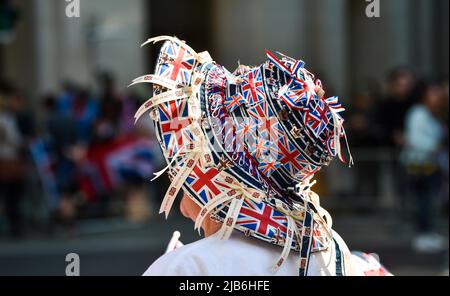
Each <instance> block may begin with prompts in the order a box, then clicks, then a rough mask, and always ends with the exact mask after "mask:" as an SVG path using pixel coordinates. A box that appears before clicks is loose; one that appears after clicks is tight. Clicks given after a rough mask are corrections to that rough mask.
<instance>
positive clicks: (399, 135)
mask: <svg viewBox="0 0 450 296" xmlns="http://www.w3.org/2000/svg"><path fill="white" fill-rule="evenodd" d="M416 85H417V79H416V77H415V75H414V73H413V72H412V71H411V70H410V69H408V68H406V67H397V68H395V69H393V70H392V71H391V72H390V73H389V74H388V78H387V85H386V88H387V89H386V96H385V98H384V99H383V100H382V102H381V103H380V104H379V106H378V107H379V108H378V118H379V122H380V124H381V127H382V140H383V143H384V144H385V145H388V146H390V147H394V148H401V147H402V146H403V144H404V141H405V139H404V119H405V115H406V112H407V111H408V109H409V108H410V106H411V105H412V104H413V103H414V94H415V92H414V90H415V88H416Z"/></svg>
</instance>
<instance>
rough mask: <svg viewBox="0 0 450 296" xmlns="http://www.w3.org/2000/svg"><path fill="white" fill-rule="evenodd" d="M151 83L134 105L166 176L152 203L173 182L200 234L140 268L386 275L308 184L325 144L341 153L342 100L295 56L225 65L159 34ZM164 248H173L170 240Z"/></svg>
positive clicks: (330, 152)
mask: <svg viewBox="0 0 450 296" xmlns="http://www.w3.org/2000/svg"><path fill="white" fill-rule="evenodd" d="M156 42H164V43H163V45H162V47H161V49H160V53H159V56H158V59H157V62H156V67H155V73H154V74H149V75H144V76H141V77H139V78H136V79H135V80H133V82H132V84H131V85H134V84H137V83H151V84H153V89H154V91H153V92H154V93H153V97H152V98H150V99H149V100H148V101H146V102H145V103H144V104H143V105H142V106H141V107H140V108H139V109H138V110H137V112H136V115H135V118H136V120H137V119H139V118H140V117H141V116H142V115H144V114H149V117H150V118H151V119H152V120H153V122H154V124H155V130H156V135H157V138H158V141H159V143H160V146H161V148H162V151H163V154H164V157H165V159H166V161H167V166H166V168H165V169H163V170H162V171H160V172H158V173H156V174H155V175H156V176H155V178H157V177H159V176H161V175H162V174H163V173H165V172H167V173H168V175H169V178H170V180H171V184H170V186H169V188H168V190H167V193H166V195H165V196H164V199H163V202H162V204H161V208H160V213H165V215H166V218H167V216H168V214H169V212H170V209H171V208H172V205H173V204H174V201H175V198H176V196H177V195H178V193H179V192H183V197H182V200H181V203H180V210H181V212H182V213H183V215H184V216H186V217H188V218H190V219H192V220H193V221H194V223H195V226H194V227H195V228H196V229H198V230H199V231H200V229H203V231H204V235H205V238H203V239H201V240H199V241H196V242H194V243H191V244H188V245H185V246H181V243H179V242H177V241H176V240H177V238H178V236H176V237H175V241H172V242H171V244H170V246H169V247H168V252H166V254H165V255H163V256H162V257H160V258H159V259H158V260H156V261H155V262H154V263H153V264H152V265H151V266H150V267H149V268H148V270H147V271H146V272H145V273H144V275H186V276H200V275H225V276H230V275H249V276H250V275H300V276H306V275H369V274H370V275H386V274H389V272H387V271H386V270H385V269H384V267H382V266H381V264H380V263H379V262H378V260H376V259H375V257H374V256H372V255H368V254H365V253H357V254H352V253H351V252H350V251H349V249H348V247H347V246H346V244H345V242H344V241H343V240H342V238H341V237H340V236H339V235H338V234H337V233H336V232H335V231H334V230H333V229H332V219H331V217H330V215H329V213H328V212H327V211H326V210H325V209H323V208H322V207H321V206H320V202H319V196H318V195H317V194H316V193H314V191H313V190H312V186H313V185H314V184H315V181H313V178H314V175H315V173H316V172H317V171H319V170H320V169H321V168H322V167H323V166H326V165H328V164H329V163H330V162H331V160H332V159H333V157H334V156H338V157H339V158H340V159H341V161H343V162H348V163H349V165H351V164H352V163H353V160H352V157H351V154H350V151H349V149H348V144H347V151H348V157H349V160H348V161H346V160H345V159H344V153H343V152H342V151H341V145H340V142H341V139H344V140H345V143H347V138H346V135H345V130H344V128H343V122H344V120H343V118H342V116H341V113H342V111H344V108H343V107H342V106H341V104H340V103H339V100H338V98H337V97H329V98H326V97H325V92H324V90H323V87H322V84H321V82H320V80H319V79H316V78H315V77H314V75H313V74H312V73H311V72H309V71H308V70H307V69H306V68H305V64H304V62H303V61H301V60H296V59H293V58H291V57H288V56H285V55H283V54H280V53H278V56H276V55H275V54H273V53H271V52H270V51H266V54H267V60H266V61H265V62H264V63H262V64H261V65H260V66H258V67H251V68H250V67H246V66H241V67H239V68H238V69H237V70H236V71H235V72H234V73H230V72H229V71H227V70H226V69H225V68H224V67H222V66H221V65H219V64H217V63H216V62H214V61H213V60H212V58H211V57H210V55H209V54H208V52H201V53H197V52H196V51H194V50H193V49H192V48H191V47H189V46H188V45H187V44H186V43H185V42H183V41H181V40H179V39H177V38H175V37H169V36H160V37H156V38H151V39H149V40H148V41H147V42H145V43H144V44H143V45H147V44H150V43H156ZM178 235H179V234H178ZM172 249H174V250H172Z"/></svg>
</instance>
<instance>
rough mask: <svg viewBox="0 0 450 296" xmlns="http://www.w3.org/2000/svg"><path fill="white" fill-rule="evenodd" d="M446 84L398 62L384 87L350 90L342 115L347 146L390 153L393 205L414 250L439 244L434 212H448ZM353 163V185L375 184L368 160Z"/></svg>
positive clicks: (439, 214) (441, 243)
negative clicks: (409, 230)
mask: <svg viewBox="0 0 450 296" xmlns="http://www.w3.org/2000/svg"><path fill="white" fill-rule="evenodd" d="M448 87H449V85H448V80H438V81H429V80H427V79H426V78H424V77H421V76H420V75H417V74H416V73H414V71H412V70H411V69H409V68H407V67H398V68H395V69H393V70H392V71H391V72H390V73H389V74H388V76H387V78H386V81H385V83H384V86H382V87H378V86H377V85H370V86H369V87H367V91H365V92H362V93H360V94H358V95H356V96H355V97H354V100H353V102H352V104H351V106H350V109H349V111H350V112H349V114H347V120H348V121H347V122H348V129H349V132H348V133H349V137H350V139H351V144H352V147H354V148H356V149H358V148H363V149H364V148H372V149H373V148H383V149H382V150H378V151H381V153H389V154H390V155H392V156H393V157H392V161H391V162H392V163H391V165H392V168H393V170H394V173H393V176H394V187H395V188H394V189H395V191H396V196H397V198H398V208H399V209H400V212H401V211H403V212H402V213H401V214H403V215H404V214H405V212H407V210H408V209H409V210H410V211H409V212H407V213H406V214H408V213H410V215H409V216H410V217H409V221H408V220H407V222H411V224H413V225H414V226H415V230H416V233H417V235H416V237H415V239H414V240H413V248H414V249H415V250H417V251H424V252H426V251H433V250H441V249H442V248H444V247H445V242H444V238H443V237H442V236H440V235H438V234H437V233H436V232H435V226H436V221H437V218H438V217H442V216H443V215H447V216H448V201H449V197H448V195H449V182H448V177H449V168H448V165H449V159H448V151H449V141H448V126H449V125H448V124H449V110H448V108H449V106H448V103H449V96H448V91H449V89H448ZM355 168H356V170H357V171H358V173H357V175H358V181H357V185H356V186H357V187H358V186H365V187H366V188H365V189H367V187H370V186H377V184H379V183H377V182H376V180H377V179H379V178H380V177H381V176H380V175H379V174H377V172H378V171H377V170H374V163H373V162H371V163H369V164H367V163H364V162H362V163H361V164H360V165H356V166H355ZM405 209H406V210H405ZM407 219H408V217H407ZM445 240H446V239H445Z"/></svg>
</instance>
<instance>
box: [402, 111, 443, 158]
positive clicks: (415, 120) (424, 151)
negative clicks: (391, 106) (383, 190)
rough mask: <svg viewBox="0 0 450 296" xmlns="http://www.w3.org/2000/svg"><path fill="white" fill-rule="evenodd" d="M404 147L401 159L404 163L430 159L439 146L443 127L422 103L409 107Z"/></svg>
mask: <svg viewBox="0 0 450 296" xmlns="http://www.w3.org/2000/svg"><path fill="white" fill-rule="evenodd" d="M405 122H406V125H405V133H406V147H405V149H404V151H403V160H404V161H406V163H416V164H417V163H419V164H420V163H422V162H424V161H430V160H432V159H430V158H431V157H432V155H433V153H435V152H436V151H437V149H438V148H439V145H440V143H441V141H442V138H443V129H442V125H441V124H440V122H439V120H437V119H436V117H435V116H433V114H432V113H431V112H430V111H429V110H428V109H427V108H426V107H425V106H423V105H416V106H414V107H412V108H411V110H410V111H409V112H408V114H407V116H406V121H405Z"/></svg>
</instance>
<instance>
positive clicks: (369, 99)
mask: <svg viewBox="0 0 450 296" xmlns="http://www.w3.org/2000/svg"><path fill="white" fill-rule="evenodd" d="M376 103H377V102H376V99H375V97H374V95H372V93H371V92H370V91H365V92H361V93H359V94H357V95H356V96H355V97H354V101H353V104H352V105H351V107H350V108H349V112H348V116H349V119H348V125H349V126H348V127H349V130H348V133H349V136H350V137H351V142H352V146H353V147H355V148H360V150H357V151H356V152H355V155H356V156H357V155H358V153H361V154H364V153H365V151H367V150H366V149H370V148H375V147H378V146H379V145H380V138H381V129H380V127H379V125H378V124H376V112H375V111H376V109H375V106H376ZM361 156H363V155H361ZM358 159H360V158H358ZM378 166H379V164H378V163H377V162H374V161H367V158H366V159H364V157H363V160H362V161H361V159H360V161H358V165H357V166H355V167H354V169H355V170H356V173H355V174H354V175H355V178H356V179H357V180H356V181H355V184H356V185H355V186H354V190H355V191H354V192H353V195H354V196H359V197H360V200H361V201H363V202H364V204H363V205H364V209H367V210H369V209H373V205H374V204H375V203H376V201H374V200H373V197H375V196H378V195H377V193H378V191H379V186H378V184H379V176H378V175H379V173H378V171H379V170H378V169H376V168H378Z"/></svg>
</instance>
